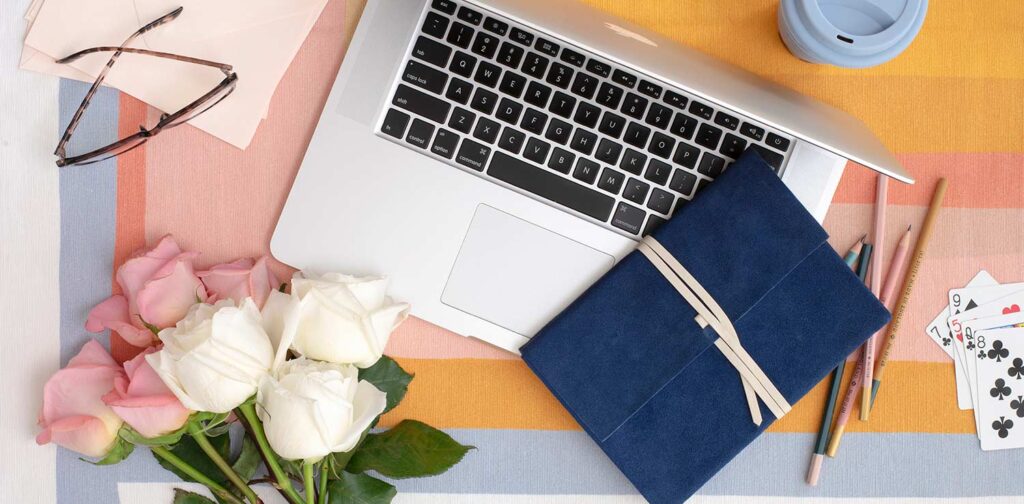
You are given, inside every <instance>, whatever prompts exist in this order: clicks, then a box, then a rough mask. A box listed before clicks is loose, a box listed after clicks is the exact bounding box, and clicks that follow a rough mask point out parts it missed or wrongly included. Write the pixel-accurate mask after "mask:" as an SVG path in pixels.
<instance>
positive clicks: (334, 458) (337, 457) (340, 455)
mask: <svg viewBox="0 0 1024 504" xmlns="http://www.w3.org/2000/svg"><path fill="white" fill-rule="evenodd" d="M371 428H372V427H367V428H366V430H364V431H363V433H362V434H361V435H360V436H359V441H358V442H356V446H355V447H354V448H352V449H351V450H349V451H347V452H337V453H332V454H330V455H328V456H327V458H326V459H325V460H327V461H328V465H327V470H328V471H330V473H331V475H333V476H334V477H335V478H337V477H338V475H339V474H340V473H341V471H343V470H344V469H345V466H347V465H348V461H349V460H351V459H352V455H355V453H356V452H357V451H359V446H360V445H361V444H363V440H365V439H366V435H367V434H369V433H370V429H371Z"/></svg>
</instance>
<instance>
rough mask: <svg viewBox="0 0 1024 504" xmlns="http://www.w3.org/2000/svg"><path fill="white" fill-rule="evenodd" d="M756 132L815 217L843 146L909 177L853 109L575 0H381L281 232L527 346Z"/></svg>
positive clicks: (338, 266)
mask: <svg viewBox="0 0 1024 504" xmlns="http://www.w3.org/2000/svg"><path fill="white" fill-rule="evenodd" d="M748 146H755V148H757V149H758V150H759V151H760V152H761V153H762V155H763V156H764V157H766V159H768V160H769V162H770V163H771V164H773V166H774V167H775V168H776V170H777V172H778V173H779V174H780V176H781V177H782V180H783V181H784V182H785V183H786V185H787V186H788V187H789V188H790V189H791V190H792V191H793V192H794V193H795V194H796V195H797V197H798V198H799V199H800V200H801V201H802V202H803V203H804V204H805V206H806V207H807V208H808V210H810V211H811V213H812V214H814V215H815V216H816V217H817V218H818V219H819V221H820V220H822V219H823V218H824V216H825V213H826V211H827V209H828V206H829V203H830V201H831V199H832V196H833V194H834V192H835V188H836V186H837V184H838V182H839V178H840V176H841V174H842V171H843V167H844V166H845V164H846V160H847V159H851V160H854V161H857V162H858V163H860V164H863V165H865V166H868V167H870V168H872V169H875V170H877V171H879V172H882V173H885V174H887V175H890V176H892V177H894V178H896V179H898V180H901V181H904V182H913V181H912V179H911V178H910V177H909V175H907V173H906V172H905V171H904V170H903V168H902V167H901V166H900V165H899V163H898V162H897V161H896V160H895V159H894V158H893V156H892V155H891V154H890V153H889V152H888V151H887V150H886V149H885V147H883V146H882V145H881V143H880V142H879V141H878V140H877V139H876V138H875V137H874V136H873V135H872V134H871V132H869V131H868V130H867V129H866V128H865V126H864V125H863V124H862V123H860V122H859V121H857V120H856V119H854V118H852V117H851V116H849V115H847V114H845V113H843V112H840V111H838V110H835V109H833V108H831V107H828V106H826V105H824V104H821V103H819V102H816V101H814V100H812V99H810V98H807V97H804V96H802V95H799V94H797V93H795V92H793V91H790V90H788V89H785V88H781V87H779V86H777V85H774V84H771V83H768V82H766V81H763V80H761V79H760V78H758V77H756V76H753V75H751V74H748V73H746V72H744V71H742V70H739V69H736V68H733V67H731V66H728V65H726V64H724V63H721V62H719V61H717V60H714V59H712V58H710V57H708V56H705V55H704V54H702V53H699V52H697V51H694V50H692V49H689V48H687V47H684V46H681V45H679V44H677V43H675V42H672V41H669V40H667V39H665V38H663V37H660V36H658V35H657V34H653V33H650V32H647V31H645V30H643V29H640V28H637V27H634V26H630V25H629V24H627V23H626V22H624V21H622V20H620V19H617V18H614V17H611V16H609V15H606V14H604V13H601V12H599V11H595V10H592V9H590V8H589V7H586V6H584V5H582V4H579V3H577V2H575V1H574V0H457V1H456V0H369V1H368V3H367V5H366V8H365V10H364V12H363V15H362V19H361V20H360V22H359V26H358V28H357V31H356V33H355V36H354V38H353V40H352V42H351V45H350V47H349V49H348V53H347V55H346V57H345V61H344V64H343V65H342V68H341V70H340V72H339V74H338V77H337V80H336V81H335V83H334V87H333V89H332V90H331V94H330V97H329V98H328V100H327V104H326V106H325V107H324V110H323V113H322V115H321V117H320V122H319V124H318V126H317V129H316V132H315V133H314V135H313V138H312V140H311V142H310V145H309V148H308V150H307V152H306V157H305V159H304V160H303V163H302V167H301V169H300V170H299V172H298V175H297V177H296V179H295V182H294V185H293V187H292V190H291V193H290V195H289V197H288V201H287V203H286V205H285V207H284V210H283V211H282V213H281V217H280V220H279V222H278V225H277V229H276V230H275V232H274V236H273V240H272V242H271V249H272V252H273V254H274V256H275V257H276V258H277V259H279V260H281V261H283V262H285V263H287V264H289V265H292V266H294V267H297V268H302V269H308V270H313V271H342V272H348V273H353V274H373V275H386V276H388V277H389V278H391V280H392V294H393V295H394V296H396V297H398V298H401V299H403V300H407V301H409V302H411V303H412V306H413V314H415V315H416V316H418V317H420V318H422V319H425V320H427V321H430V322H432V323H435V324H437V325H439V326H442V327H445V328H447V329H450V330H452V331H454V332H456V333H459V334H462V335H466V336H472V337H476V338H479V339H482V340H484V341H486V342H489V343H491V344H493V345H496V346H498V347H501V348H504V349H506V350H509V351H512V352H515V351H516V349H517V348H519V347H520V346H521V345H522V344H524V343H525V342H526V341H528V339H529V338H530V337H531V336H532V335H534V334H535V333H536V332H537V331H538V330H539V329H540V328H541V327H542V326H543V325H544V324H545V323H546V322H547V321H548V320H550V319H551V318H552V317H554V316H555V315H556V314H557V313H558V312H559V311H561V310H562V309H563V308H564V307H565V306H566V305H567V304H568V303H570V302H571V301H572V300H573V299H574V298H575V297H576V296H578V295H579V294H580V293H581V292H582V291H583V290H584V289H585V288H587V287H588V286H589V285H590V284H591V283H592V282H593V281H594V280H596V279H597V278H598V277H600V276H601V275H602V274H603V273H604V272H605V271H607V270H608V269H609V268H610V267H611V266H612V265H613V264H614V263H615V261H617V260H618V259H619V258H621V257H623V256H624V255H625V254H627V253H628V252H630V251H631V250H632V249H633V248H634V246H635V244H636V240H638V239H639V238H640V236H642V235H643V234H644V233H646V232H649V231H650V230H651V229H653V228H654V227H656V226H657V225H658V224H659V223H660V222H663V221H664V219H667V218H668V217H669V216H670V215H671V213H672V212H673V211H674V210H675V209H676V208H679V206H681V205H685V204H686V203H687V202H688V201H689V200H690V199H692V198H693V197H695V196H696V195H697V194H698V192H699V190H700V188H702V187H703V186H704V185H706V184H707V183H708V182H710V181H711V180H713V178H714V177H715V176H716V175H717V174H719V173H721V171H722V170H724V169H727V167H728V164H729V163H730V162H731V161H732V160H733V159H734V158H735V157H736V156H738V154H739V152H741V151H742V150H743V149H744V148H746V147H748Z"/></svg>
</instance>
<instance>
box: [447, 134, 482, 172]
mask: <svg viewBox="0 0 1024 504" xmlns="http://www.w3.org/2000/svg"><path fill="white" fill-rule="evenodd" d="M489 155H491V148H490V147H487V146H486V145H481V144H478V143H476V142H474V141H472V140H470V139H468V138H467V139H465V140H463V141H462V147H460V148H459V153H458V154H457V155H456V156H455V162H456V163H459V164H460V165H463V166H468V167H470V168H472V169H474V170H476V171H484V165H485V164H486V163H487V156H489Z"/></svg>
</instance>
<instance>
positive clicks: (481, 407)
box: [382, 359, 974, 434]
mask: <svg viewBox="0 0 1024 504" xmlns="http://www.w3.org/2000/svg"><path fill="white" fill-rule="evenodd" d="M398 360H399V363H400V364H401V365H402V367H404V368H405V369H406V370H408V371H409V372H412V373H415V374H416V378H415V379H414V380H413V382H412V385H411V386H410V388H409V393H408V394H407V395H406V396H405V400H404V401H402V404H401V405H400V406H399V407H398V408H396V409H395V411H394V412H392V413H389V414H388V415H386V416H385V418H384V419H383V420H382V425H384V426H390V425H394V424H395V423H397V422H398V421H399V420H401V419H404V418H415V419H417V420H422V421H424V422H427V423H429V424H431V425H434V426H436V427H439V428H469V429H542V430H579V426H578V425H577V424H576V422H575V421H574V420H573V419H572V417H571V416H569V414H568V413H567V412H566V411H565V409H564V408H562V406H561V405H560V404H559V403H558V401H557V400H556V399H555V398H554V397H553V396H552V395H551V394H550V393H549V392H548V391H547V389H545V388H544V385H543V384H542V383H541V382H540V381H539V380H538V379H537V378H536V377H534V376H533V374H532V373H531V372H530V370H529V369H528V368H527V367H526V365H525V364H523V363H522V361H518V360H489V359H398ZM851 366H852V364H851ZM952 373H953V368H952V365H951V364H938V363H921V362H892V363H890V364H889V368H888V370H887V372H886V376H885V382H884V383H883V385H882V389H881V390H880V391H879V397H878V403H877V404H876V405H875V408H874V409H873V410H872V412H871V417H872V418H871V421H870V422H868V423H862V422H860V421H858V420H856V419H855V418H856V415H854V419H851V421H850V425H849V427H848V431H854V432H856V431H871V432H934V433H958V434H966V433H973V432H974V426H973V420H972V417H971V414H970V412H969V411H968V412H961V411H960V410H959V409H957V406H956V389H955V385H954V383H953V374H952ZM851 375H852V368H848V370H847V372H846V377H847V378H849V377H850V376H851ZM826 389H827V380H826V382H823V383H821V384H819V385H818V386H817V387H816V388H815V389H814V390H813V391H811V393H810V394H808V395H807V397H805V398H804V399H803V400H802V401H800V402H799V403H797V404H796V405H795V406H794V407H793V411H791V412H790V413H789V414H788V415H786V416H785V417H784V418H783V419H782V420H781V421H779V422H776V423H775V425H773V426H772V427H771V429H769V431H770V432H803V433H810V432H817V430H818V426H819V422H820V421H821V412H822V409H823V406H824V400H825V396H826V392H827V390H826Z"/></svg>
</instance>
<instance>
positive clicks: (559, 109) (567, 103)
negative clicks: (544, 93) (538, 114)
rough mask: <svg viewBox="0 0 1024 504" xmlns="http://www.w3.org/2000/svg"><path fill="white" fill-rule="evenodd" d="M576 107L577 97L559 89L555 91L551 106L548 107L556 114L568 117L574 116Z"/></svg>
mask: <svg viewBox="0 0 1024 504" xmlns="http://www.w3.org/2000/svg"><path fill="white" fill-rule="evenodd" d="M574 108H576V98H573V97H572V96H569V95H567V94H565V93H563V92H561V91H557V92H555V96H554V98H551V106H550V107H548V110H550V111H551V113H553V114H555V115H558V116H562V117H564V118H566V119H568V118H569V117H570V116H572V111H573V109H574Z"/></svg>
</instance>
